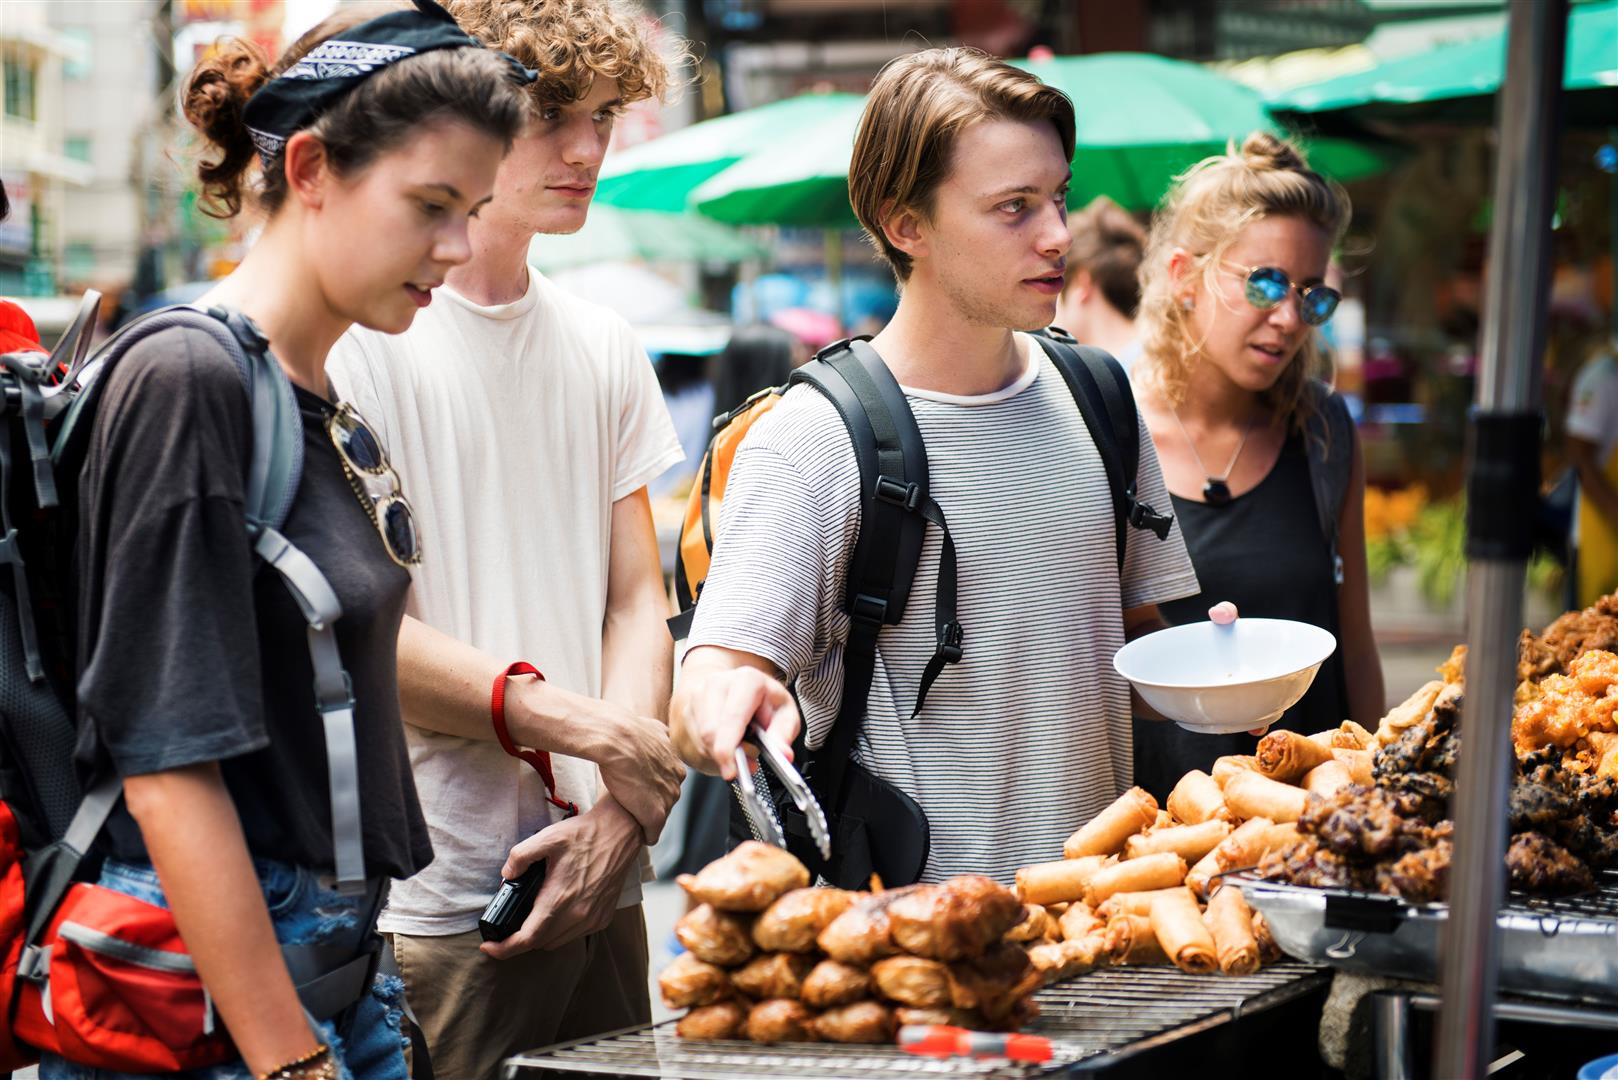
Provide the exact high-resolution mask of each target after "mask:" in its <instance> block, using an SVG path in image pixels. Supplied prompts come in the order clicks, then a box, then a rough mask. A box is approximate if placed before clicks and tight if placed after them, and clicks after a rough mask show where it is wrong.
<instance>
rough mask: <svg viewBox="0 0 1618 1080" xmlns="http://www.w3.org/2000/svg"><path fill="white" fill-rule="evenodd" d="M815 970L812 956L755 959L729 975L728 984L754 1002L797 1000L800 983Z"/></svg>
mask: <svg viewBox="0 0 1618 1080" xmlns="http://www.w3.org/2000/svg"><path fill="white" fill-rule="evenodd" d="M814 966H815V960H814V957H812V956H800V955H799V954H798V953H770V954H768V955H766V956H759V957H755V958H753V959H752V960H750V961H748V962H747V964H746V965H745V966H743V967H740V968H737V969H736V970H735V971H733V972H731V975H730V981H731V983H732V984H733V985H734V986H735V987H736V989H738V990H740V991H741V992H742V993H744V994H746V995H747V996H748V997H750V998H752V999H753V1000H755V1001H762V1000H764V999H765V998H796V997H798V996H799V995H800V994H801V992H802V990H803V979H804V976H805V975H808V974H809V971H810V969H811V968H813V967H814Z"/></svg>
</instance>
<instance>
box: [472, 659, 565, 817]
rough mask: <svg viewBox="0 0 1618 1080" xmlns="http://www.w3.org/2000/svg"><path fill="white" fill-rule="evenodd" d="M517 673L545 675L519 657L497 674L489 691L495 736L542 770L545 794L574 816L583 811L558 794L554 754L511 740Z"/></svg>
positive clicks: (505, 747)
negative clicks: (509, 714) (511, 682)
mask: <svg viewBox="0 0 1618 1080" xmlns="http://www.w3.org/2000/svg"><path fill="white" fill-rule="evenodd" d="M513 675H533V676H535V677H536V678H539V679H544V678H545V676H544V675H541V674H540V671H539V669H538V668H536V667H535V666H534V665H533V664H530V663H528V662H527V661H526V660H518V661H517V662H516V663H515V664H512V665H511V666H510V667H508V668H506V669H505V670H504V671H502V672H501V673H500V674H498V675H496V676H495V677H494V692H493V693H491V694H490V695H489V720H490V722H491V723H493V724H494V735H495V738H497V739H499V740H500V748H501V749H502V750H504V751H505V752H506V753H508V754H510V755H511V756H512V757H514V758H521V759H522V760H523V761H526V762H528V764H530V765H532V766H533V767H534V771H535V772H537V773H538V774H539V779H540V781H541V782H542V783H543V784H544V785H545V798H546V800H547V801H548V802H549V803H550V804H551V805H552V806H554V807H557V808H558V809H560V810H565V811H567V816H568V817H572V816H573V815H575V814H577V813H578V812H579V808H578V806H577V805H576V804H574V803H570V802H563V801H562V800H561V799H559V798H558V797H557V795H556V775H555V774H554V773H552V772H551V756H550V754H548V753H546V752H545V751H543V750H522V749H519V748H518V747H517V744H516V743H514V742H512V741H511V732H510V731H508V730H506V680H507V679H509V678H510V677H511V676H513Z"/></svg>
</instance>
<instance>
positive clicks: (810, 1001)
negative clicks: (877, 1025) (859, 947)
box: [798, 960, 871, 1009]
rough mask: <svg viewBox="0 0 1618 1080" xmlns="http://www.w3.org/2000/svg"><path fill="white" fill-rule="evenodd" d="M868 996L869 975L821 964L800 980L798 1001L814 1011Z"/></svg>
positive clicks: (851, 968)
mask: <svg viewBox="0 0 1618 1080" xmlns="http://www.w3.org/2000/svg"><path fill="white" fill-rule="evenodd" d="M870 994H871V973H870V972H869V971H867V970H866V969H864V968H861V967H855V966H854V965H852V964H844V963H841V962H839V961H837V960H822V961H821V962H820V963H818V964H816V965H815V966H814V967H813V968H812V969H810V972H809V974H807V975H805V976H804V977H803V988H802V989H801V990H800V991H799V992H798V998H799V1000H801V1001H802V1002H803V1003H804V1004H805V1005H808V1006H810V1007H811V1008H815V1009H830V1008H834V1007H836V1006H838V1005H849V1004H852V1003H853V1002H856V1001H859V1000H860V999H861V998H865V997H869V996H870Z"/></svg>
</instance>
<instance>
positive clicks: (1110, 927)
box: [1102, 915, 1168, 964]
mask: <svg viewBox="0 0 1618 1080" xmlns="http://www.w3.org/2000/svg"><path fill="white" fill-rule="evenodd" d="M1102 941H1103V948H1104V949H1105V951H1106V954H1107V956H1108V957H1109V958H1110V959H1111V960H1112V962H1113V963H1114V964H1162V963H1167V962H1168V954H1167V953H1165V952H1164V951H1163V946H1162V945H1160V944H1158V941H1157V934H1156V933H1155V932H1154V931H1153V930H1152V920H1151V917H1150V916H1147V915H1120V916H1118V918H1116V919H1114V920H1112V921H1111V922H1109V923H1108V924H1107V932H1106V936H1105V937H1104V938H1103V939H1102Z"/></svg>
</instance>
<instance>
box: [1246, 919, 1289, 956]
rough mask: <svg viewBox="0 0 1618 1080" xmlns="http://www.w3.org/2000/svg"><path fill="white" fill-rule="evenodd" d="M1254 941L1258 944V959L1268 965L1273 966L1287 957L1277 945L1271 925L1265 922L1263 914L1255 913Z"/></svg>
mask: <svg viewBox="0 0 1618 1080" xmlns="http://www.w3.org/2000/svg"><path fill="white" fill-rule="evenodd" d="M1253 940H1254V941H1256V942H1258V958H1259V959H1260V960H1261V961H1263V962H1264V963H1266V964H1273V963H1275V962H1276V961H1277V960H1279V959H1281V957H1282V956H1284V955H1286V954H1285V953H1283V952H1282V951H1281V946H1279V945H1277V944H1276V943H1275V935H1274V934H1272V933H1270V924H1269V923H1268V922H1265V921H1264V914H1263V912H1259V911H1255V912H1253Z"/></svg>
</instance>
